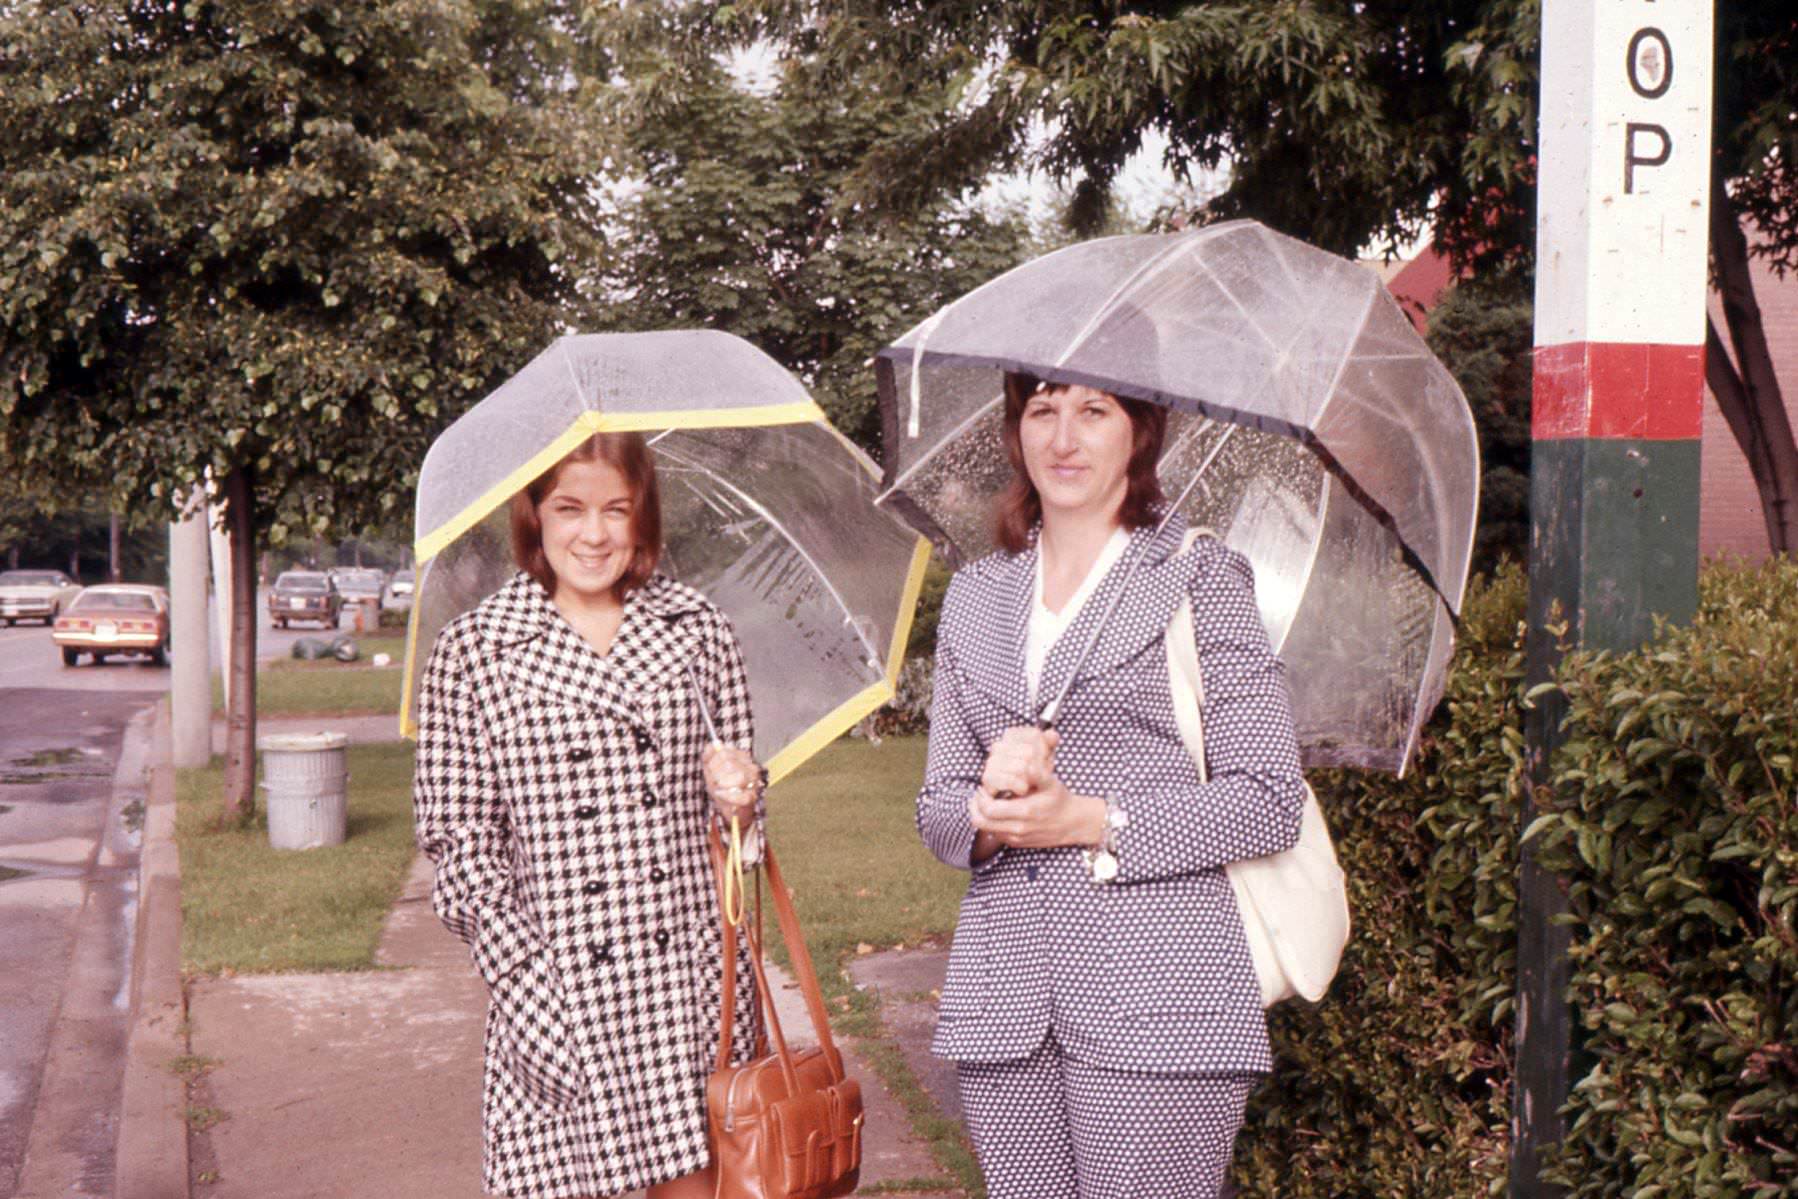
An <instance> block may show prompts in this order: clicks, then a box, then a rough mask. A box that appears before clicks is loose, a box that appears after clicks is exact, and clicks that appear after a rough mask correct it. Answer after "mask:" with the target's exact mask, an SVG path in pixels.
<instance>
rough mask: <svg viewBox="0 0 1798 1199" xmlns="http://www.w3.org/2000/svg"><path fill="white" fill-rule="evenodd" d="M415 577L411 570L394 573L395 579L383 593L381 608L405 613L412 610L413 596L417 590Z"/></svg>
mask: <svg viewBox="0 0 1798 1199" xmlns="http://www.w3.org/2000/svg"><path fill="white" fill-rule="evenodd" d="M415 577H416V576H414V575H413V573H412V571H411V570H410V569H407V570H396V571H394V572H393V578H392V579H390V580H389V581H388V583H387V590H385V591H383V592H382V593H381V606H382V607H383V608H386V609H388V610H390V611H394V612H404V611H405V610H406V609H408V608H410V607H411V606H412V594H413V592H414V591H415V590H416V589H417V583H416V582H415Z"/></svg>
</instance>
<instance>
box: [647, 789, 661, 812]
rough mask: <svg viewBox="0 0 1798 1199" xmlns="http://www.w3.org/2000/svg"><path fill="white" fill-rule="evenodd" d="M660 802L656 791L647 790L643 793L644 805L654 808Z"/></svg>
mask: <svg viewBox="0 0 1798 1199" xmlns="http://www.w3.org/2000/svg"><path fill="white" fill-rule="evenodd" d="M659 802H660V801H659V800H657V799H656V793H655V792H654V791H645V792H644V793H643V806H644V807H646V808H653V807H655V806H656V804H657V803H659Z"/></svg>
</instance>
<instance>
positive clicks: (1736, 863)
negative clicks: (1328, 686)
mask: <svg viewBox="0 0 1798 1199" xmlns="http://www.w3.org/2000/svg"><path fill="white" fill-rule="evenodd" d="M1522 613H1523V581H1522V579H1521V577H1520V576H1519V574H1518V573H1517V572H1515V571H1511V570H1505V571H1501V573H1500V574H1499V576H1498V578H1497V579H1496V580H1495V581H1493V582H1491V583H1490V584H1483V585H1480V586H1477V587H1476V588H1475V589H1474V591H1473V592H1472V594H1471V595H1470V597H1469V600H1468V604H1467V610H1466V614H1465V618H1464V620H1463V624H1462V629H1461V640H1460V646H1459V648H1458V650H1457V655H1456V659H1455V665H1454V669H1453V672H1452V674H1451V677H1450V679H1449V685H1448V692H1447V695H1446V697H1445V700H1444V703H1443V705H1442V708H1441V709H1440V710H1439V711H1438V713H1437V714H1436V717H1435V720H1434V721H1433V722H1432V724H1431V725H1430V727H1429V729H1428V732H1427V735H1426V737H1425V738H1424V740H1423V742H1422V743H1421V745H1420V747H1419V751H1418V754H1417V757H1416V758H1415V759H1414V762H1413V765H1412V768H1411V770H1410V772H1409V773H1408V774H1407V776H1406V777H1405V778H1403V779H1393V778H1388V777H1383V776H1373V775H1361V774H1351V773H1347V772H1330V773H1321V772H1320V773H1318V774H1317V775H1314V777H1313V782H1314V783H1315V784H1316V785H1317V786H1318V790H1319V794H1320V797H1322V798H1323V800H1324V803H1325V808H1326V811H1327V812H1328V814H1329V816H1330V819H1331V824H1332V829H1333V831H1334V833H1335V835H1336V838H1337V848H1338V852H1339V854H1340V855H1341V856H1342V859H1343V864H1344V866H1345V868H1346V869H1347V871H1348V873H1349V879H1350V902H1351V905H1352V907H1353V910H1354V916H1355V934H1354V938H1353V940H1352V941H1351V943H1350V946H1349V950H1348V953H1347V955H1346V956H1345V958H1344V961H1343V969H1342V973H1341V975H1340V976H1339V977H1338V979H1337V981H1336V985H1335V986H1334V988H1333V989H1332V991H1331V994H1330V996H1329V998H1328V999H1327V1000H1326V1001H1325V1002H1324V1003H1323V1004H1321V1005H1319V1006H1318V1007H1316V1008H1307V1007H1304V1006H1302V1005H1290V1004H1289V1005H1286V1006H1285V1007H1283V1008H1282V1009H1280V1010H1278V1011H1276V1012H1275V1013H1274V1015H1273V1019H1272V1028H1273V1032H1274V1036H1275V1041H1276V1050H1277V1053H1278V1056H1279V1060H1280V1065H1279V1068H1278V1071H1277V1073H1276V1074H1275V1075H1274V1076H1273V1078H1272V1079H1271V1080H1270V1082H1269V1084H1268V1085H1267V1086H1265V1087H1263V1088H1262V1089H1261V1091H1260V1092H1259V1093H1258V1094H1257V1096H1256V1098H1255V1100H1254V1102H1253V1104H1252V1105H1251V1109H1250V1114H1249V1121H1248V1124H1247V1126H1246V1127H1245V1131H1244V1135H1243V1137H1242V1139H1241V1141H1240V1142H1239V1145H1238V1158H1237V1163H1236V1167H1237V1168H1236V1175H1237V1180H1238V1185H1239V1187H1240V1190H1241V1193H1242V1194H1243V1195H1244V1196H1250V1195H1255V1196H1275V1195H1278V1196H1283V1197H1290V1199H1297V1197H1301V1196H1318V1197H1323V1196H1332V1197H1334V1196H1369V1197H1372V1196H1380V1197H1382V1199H1383V1197H1385V1196H1391V1195H1406V1196H1442V1197H1444V1199H1446V1197H1450V1196H1453V1197H1455V1199H1461V1197H1463V1196H1470V1195H1480V1194H1495V1193H1498V1192H1499V1191H1501V1190H1502V1189H1503V1188H1504V1186H1505V1183H1506V1169H1507V1164H1508V1163H1507V1160H1506V1154H1507V1151H1508V1124H1509V1119H1510V1061H1511V1054H1512V1042H1511V1038H1512V1027H1511V1025H1512V1004H1513V998H1512V997H1513V990H1514V987H1515V957H1514V945H1515V936H1516V863H1517V854H1518V829H1517V813H1518V802H1517V801H1518V796H1519V793H1520V792H1519V785H1520V779H1521V774H1520V771H1521V764H1522V757H1523V734H1522V721H1521V712H1522V703H1523V699H1522V695H1521V690H1522V679H1523V651H1522V643H1521V638H1520V636H1519V634H1520V631H1521V624H1520V621H1521V617H1522ZM1795 615H1798V567H1794V566H1792V565H1789V564H1786V565H1770V566H1766V567H1761V568H1756V569H1741V568H1735V567H1712V568H1709V569H1707V570H1706V572H1705V574H1704V576H1703V579H1702V589H1701V610H1700V612H1699V613H1698V615H1697V617H1696V618H1695V620H1694V621H1693V623H1692V624H1691V625H1690V626H1688V627H1682V628H1675V629H1666V630H1663V631H1662V632H1661V633H1660V635H1659V636H1658V637H1657V638H1656V639H1655V640H1654V642H1653V643H1652V644H1651V645H1649V646H1648V647H1646V648H1644V649H1643V650H1640V651H1637V652H1635V653H1631V654H1625V655H1610V654H1592V653H1578V654H1570V655H1569V656H1568V658H1567V660H1566V661H1565V662H1564V663H1563V667H1562V670H1561V672H1560V675H1559V686H1560V687H1561V689H1562V691H1563V692H1564V694H1565V697H1566V700H1567V704H1568V710H1567V717H1566V723H1565V725H1564V728H1565V731H1566V740H1565V742H1564V744H1563V745H1562V747H1561V748H1560V749H1559V750H1558V752H1557V753H1556V755H1555V756H1554V758H1553V759H1552V761H1551V771H1552V773H1553V782H1554V786H1553V788H1552V797H1551V798H1550V799H1549V800H1548V801H1547V802H1548V809H1549V810H1548V811H1546V812H1545V813H1544V815H1543V816H1541V817H1540V818H1538V820H1537V821H1536V822H1535V823H1534V827H1533V828H1532V830H1531V836H1532V837H1533V838H1536V839H1537V840H1538V842H1539V844H1540V846H1541V848H1542V852H1543V853H1544V855H1545V860H1547V861H1549V862H1550V863H1551V864H1553V865H1554V866H1555V867H1556V868H1557V869H1559V870H1562V871H1564V872H1565V873H1566V876H1567V877H1568V880H1569V884H1570V895H1571V900H1572V904H1573V914H1574V918H1575V920H1576V924H1575V927H1574V942H1573V980H1572V992H1573V1001H1574V1004H1575V1019H1576V1022H1577V1024H1578V1026H1579V1027H1580V1028H1582V1029H1583V1031H1584V1043H1583V1046H1582V1056H1581V1059H1580V1061H1581V1065H1580V1069H1581V1071H1582V1074H1581V1077H1580V1079H1579V1080H1578V1084H1577V1087H1576V1090H1575V1093H1574V1095H1573V1096H1572V1098H1571V1100H1570V1104H1569V1109H1568V1115H1569V1122H1570V1135H1569V1138H1568V1140H1567V1142H1566V1144H1565V1145H1563V1146H1562V1148H1561V1150H1560V1152H1559V1154H1558V1155H1556V1157H1555V1159H1554V1160H1553V1162H1552V1163H1551V1174H1552V1176H1553V1177H1554V1178H1555V1179H1556V1180H1557V1181H1559V1182H1561V1183H1562V1184H1563V1185H1564V1186H1566V1187H1567V1188H1568V1193H1569V1195H1570V1196H1573V1197H1574V1199H1597V1197H1598V1196H1614V1195H1615V1196H1623V1195H1629V1196H1639V1197H1647V1196H1674V1195H1707V1196H1708V1195H1756V1196H1760V1195H1783V1196H1798V936H1795V935H1794V928H1795V921H1798V810H1795V808H1794V795H1795V794H1798V791H1795V789H1794V782H1795V780H1794V777H1793V769H1794V768H1793V758H1794V756H1795V754H1798V750H1795V749H1794V741H1795V740H1798V730H1795V729H1794V726H1793V715H1794V713H1795V712H1798V624H1795V623H1794V620H1793V618H1794V616H1795Z"/></svg>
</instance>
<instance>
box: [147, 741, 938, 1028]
mask: <svg viewBox="0 0 1798 1199" xmlns="http://www.w3.org/2000/svg"><path fill="white" fill-rule="evenodd" d="M923 766H924V742H923V739H922V738H918V737H900V738H889V739H888V740H886V741H885V742H884V743H883V744H881V745H878V746H875V745H870V744H868V743H867V742H865V741H858V740H851V739H848V738H845V739H843V740H840V741H838V742H837V743H836V744H834V745H832V746H830V747H829V748H828V749H826V750H825V751H824V752H823V753H821V754H819V755H818V756H817V757H816V758H814V759H813V760H812V761H810V762H808V763H807V764H806V765H805V766H804V767H803V768H801V769H800V770H799V771H797V772H796V773H795V774H793V775H792V776H791V777H789V778H787V779H786V780H784V781H782V782H781V783H780V785H779V786H777V787H775V788H774V789H773V790H772V791H771V792H770V793H769V796H768V807H769V825H770V835H771V837H772V838H773V841H774V844H775V846H776V849H777V852H778V853H779V854H780V859H781V866H782V869H783V870H784V871H785V873H786V876H787V882H788V884H789V885H790V886H792V888H793V891H794V898H795V901H796V906H797V907H798V910H799V919H800V923H801V924H802V926H803V927H804V929H805V934H806V943H807V944H808V945H809V946H810V947H811V950H812V956H813V958H814V959H815V960H816V961H817V963H818V966H819V972H820V974H821V975H822V976H823V980H822V981H823V983H824V986H825V989H826V990H827V991H830V992H831V993H833V994H837V995H841V994H844V993H846V992H847V991H848V989H849V984H848V981H847V978H846V977H845V976H844V974H843V973H842V971H841V970H840V969H839V968H838V967H839V966H840V964H841V963H842V962H844V961H845V960H847V959H848V958H849V957H850V956H852V955H853V954H854V953H855V952H856V951H857V948H858V947H859V946H862V945H869V946H873V947H876V948H887V947H890V946H893V945H901V944H903V945H913V944H917V943H918V942H920V941H923V940H926V939H931V938H940V937H943V936H946V935H947V934H948V932H949V931H950V930H951V929H952V928H953V927H954V924H955V907H956V903H957V902H958V901H959V899H960V896H961V891H962V887H963V884H964V883H965V881H966V879H965V876H963V875H961V874H959V873H957V872H956V871H953V870H949V869H947V868H946V867H944V866H942V865H940V864H938V862H937V861H936V860H935V859H934V858H932V857H931V856H930V854H929V853H928V852H927V851H926V850H925V849H924V847H923V846H922V845H921V844H920V843H919V841H918V838H917V834H916V832H914V831H913V827H912V798H913V796H914V795H915V794H916V793H917V785H918V779H919V778H920V777H921V775H922V772H923ZM349 770H350V784H349V793H350V814H349V830H348V837H347V839H346V841H345V843H344V844H343V845H337V846H330V847H327V848H323V849H311V850H304V851H299V852H292V851H281V850H274V849H270V848H269V846H268V825H267V820H266V816H265V814H264V812H263V809H262V807H261V795H260V791H259V793H258V808H257V814H256V819H255V821H254V823H253V824H251V825H250V826H248V827H246V828H242V829H228V830H220V829H218V828H217V827H216V817H217V813H218V805H219V794H220V790H221V788H222V786H223V782H222V773H223V768H222V766H221V765H220V764H219V763H218V762H217V761H215V762H214V764H213V765H212V766H210V767H207V768H205V769H201V770H186V771H182V772H181V775H180V784H179V794H178V798H179V817H178V819H179V824H178V831H177V835H178V836H179V838H180V842H181V878H182V895H183V915H184V917H185V932H184V940H185V945H184V951H183V957H184V958H185V960H186V963H187V967H188V969H189V970H196V971H205V972H210V971H217V970H225V969H229V970H233V971H238V972H246V973H249V972H264V971H281V970H357V969H363V968H366V967H367V966H368V965H369V964H370V963H371V961H372V960H373V958H372V955H373V953H374V947H375V942H376V941H377V940H378V939H379V937H380V929H381V922H382V920H383V919H384V918H385V916H386V913H387V909H388V908H389V907H390V906H391V905H392V903H393V900H394V897H395V896H397V895H398V894H399V887H400V883H401V882H402V881H403V879H404V877H405V873H406V868H407V866H408V864H409V863H410V861H411V858H412V853H413V843H412V801H411V783H412V746H411V745H410V744H409V743H395V744H384V745H360V746H351V747H350V750H349ZM770 927H772V926H770ZM776 939H778V938H776Z"/></svg>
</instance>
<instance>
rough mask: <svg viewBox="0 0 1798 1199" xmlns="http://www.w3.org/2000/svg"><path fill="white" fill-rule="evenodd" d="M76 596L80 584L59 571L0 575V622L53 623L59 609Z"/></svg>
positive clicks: (32, 571)
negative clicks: (36, 621)
mask: <svg viewBox="0 0 1798 1199" xmlns="http://www.w3.org/2000/svg"><path fill="white" fill-rule="evenodd" d="M80 594H81V584H80V583H77V582H76V581H75V580H74V579H71V578H70V577H69V576H68V575H66V574H64V573H63V572H62V571H60V570H8V571H3V572H0V623H4V624H7V625H11V624H12V623H13V622H14V621H17V620H41V621H43V622H44V623H45V624H54V623H55V622H56V617H57V616H58V615H59V614H60V613H61V612H62V610H63V609H64V608H66V607H68V605H69V602H70V601H71V600H73V599H74V598H75V597H76V596H78V595H80Z"/></svg>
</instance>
